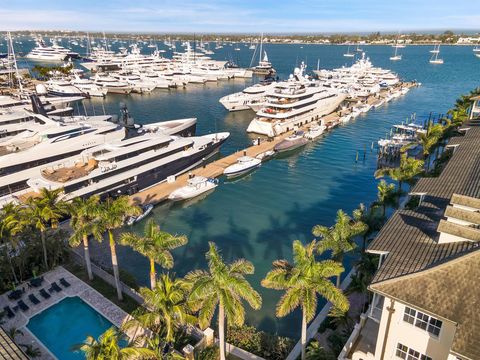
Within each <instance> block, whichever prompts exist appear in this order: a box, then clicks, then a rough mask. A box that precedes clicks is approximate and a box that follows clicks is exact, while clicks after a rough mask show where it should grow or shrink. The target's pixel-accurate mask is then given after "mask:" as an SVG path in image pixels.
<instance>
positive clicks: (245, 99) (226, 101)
mask: <svg viewBox="0 0 480 360" xmlns="http://www.w3.org/2000/svg"><path fill="white" fill-rule="evenodd" d="M274 86H275V83H274V82H272V81H263V82H260V83H258V84H255V85H252V86H249V87H247V88H245V89H244V90H243V91H241V92H238V93H234V94H231V95H227V96H224V97H222V98H221V99H220V100H219V101H220V103H221V104H222V105H223V106H224V107H225V108H226V109H227V110H228V111H241V110H248V109H252V108H253V110H254V111H255V107H256V106H259V107H260V108H261V107H262V105H263V104H264V103H265V94H266V92H267V91H269V90H271V89H273V87H274ZM258 110H259V109H257V111H258Z"/></svg>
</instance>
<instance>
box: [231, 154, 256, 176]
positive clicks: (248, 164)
mask: <svg viewBox="0 0 480 360" xmlns="http://www.w3.org/2000/svg"><path fill="white" fill-rule="evenodd" d="M260 165H262V160H260V159H257V158H252V157H250V156H242V157H239V158H238V159H237V162H236V163H235V164H233V165H230V166H228V167H227V168H225V170H224V171H223V174H224V175H225V176H226V177H228V178H232V177H236V176H240V175H245V174H247V173H249V172H250V171H252V170H254V169H256V168H258V167H260Z"/></svg>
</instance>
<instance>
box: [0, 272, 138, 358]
mask: <svg viewBox="0 0 480 360" xmlns="http://www.w3.org/2000/svg"><path fill="white" fill-rule="evenodd" d="M43 276H44V279H45V280H44V283H43V284H42V286H40V287H38V288H33V287H28V286H27V284H26V283H24V284H22V285H20V286H19V287H17V288H21V287H22V286H23V288H24V289H25V293H24V294H23V295H22V300H23V301H24V302H25V304H27V305H28V307H29V309H28V310H27V311H25V312H22V311H21V310H18V311H17V312H15V317H13V318H12V319H8V318H7V317H4V319H3V320H4V321H5V323H4V324H3V325H2V327H3V328H4V329H5V330H7V331H8V330H9V329H11V328H16V329H19V330H21V331H22V332H23V335H18V336H16V337H15V342H16V343H17V344H31V345H33V347H37V348H39V349H40V351H41V353H42V354H41V356H40V357H38V358H37V359H41V360H52V359H56V357H55V356H53V354H52V353H50V352H49V351H48V349H46V348H45V346H44V345H43V344H42V343H41V342H40V341H39V340H38V339H37V338H36V337H35V336H34V335H33V334H32V333H31V332H30V331H29V330H28V329H27V327H26V326H27V324H28V322H29V320H30V319H31V318H32V317H34V316H35V315H37V314H39V313H41V312H42V311H43V310H45V309H47V308H49V307H50V306H52V305H54V304H56V303H58V302H59V301H61V300H63V299H65V298H67V297H74V296H78V297H79V298H81V299H82V300H83V301H85V302H86V303H87V304H89V305H90V306H91V307H92V308H94V309H95V310H96V311H97V312H99V313H100V314H101V315H103V316H104V317H105V318H107V319H108V320H109V321H110V322H111V323H112V324H114V325H115V326H117V327H120V326H121V325H122V324H123V323H124V322H125V321H127V320H130V319H131V316H130V315H129V314H128V313H126V312H125V311H123V310H122V309H120V308H119V307H118V306H117V305H115V304H113V303H112V302H111V301H110V300H108V299H106V298H105V297H104V296H102V295H101V294H100V293H99V292H97V291H96V290H95V289H93V288H92V287H90V286H89V285H88V284H86V283H85V282H83V281H82V280H80V279H79V278H77V277H76V276H75V275H73V274H71V273H70V272H68V271H67V270H65V269H64V268H63V267H58V268H56V269H55V270H52V271H49V272H48V273H46V274H44V275H43ZM62 277H63V278H65V280H66V281H68V282H69V283H70V284H71V286H70V287H67V288H64V287H63V286H62V285H60V287H61V288H62V291H60V292H58V293H57V292H52V293H50V295H51V297H50V298H49V299H43V297H41V296H40V295H39V291H40V289H42V288H43V289H45V290H47V289H48V288H50V285H51V283H52V282H54V281H55V282H57V284H59V282H58V280H59V279H60V278H62ZM47 291H48V290H47ZM29 294H34V295H35V296H36V297H37V298H38V299H39V300H40V301H41V302H40V304H37V305H34V304H33V303H32V302H31V301H30V300H29V299H28V295H29ZM16 305H17V301H16V300H9V299H8V297H7V294H3V295H1V296H0V310H3V307H4V306H10V308H11V309H12V310H13V307H14V306H16ZM137 334H138V333H137ZM127 335H128V334H127ZM72 345H73V344H72ZM60 360H61V359H60Z"/></svg>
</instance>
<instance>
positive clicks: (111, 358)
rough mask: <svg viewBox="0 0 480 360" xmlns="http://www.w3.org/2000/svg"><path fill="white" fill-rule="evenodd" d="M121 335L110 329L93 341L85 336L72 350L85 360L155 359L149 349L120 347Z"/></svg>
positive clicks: (92, 338) (91, 337) (90, 337)
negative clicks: (79, 353)
mask: <svg viewBox="0 0 480 360" xmlns="http://www.w3.org/2000/svg"><path fill="white" fill-rule="evenodd" d="M120 339H121V334H120V333H119V332H118V330H117V329H115V328H113V327H111V328H110V329H108V330H107V331H105V332H104V333H103V334H102V335H100V337H99V338H98V340H97V339H95V338H94V337H93V336H87V338H86V339H85V341H84V342H83V343H81V344H77V345H74V346H73V348H72V350H73V351H75V352H82V353H83V354H84V355H85V359H86V360H107V359H108V360H128V359H151V358H155V356H156V355H155V352H154V351H153V350H151V349H147V348H141V347H134V346H126V347H121V346H120V344H119V342H120Z"/></svg>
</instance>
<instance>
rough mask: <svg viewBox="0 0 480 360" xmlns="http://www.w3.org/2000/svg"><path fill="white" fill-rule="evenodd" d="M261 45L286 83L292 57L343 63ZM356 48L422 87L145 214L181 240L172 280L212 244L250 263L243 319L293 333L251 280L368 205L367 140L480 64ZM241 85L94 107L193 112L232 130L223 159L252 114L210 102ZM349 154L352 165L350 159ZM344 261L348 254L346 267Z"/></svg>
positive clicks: (310, 48) (216, 127)
mask: <svg viewBox="0 0 480 360" xmlns="http://www.w3.org/2000/svg"><path fill="white" fill-rule="evenodd" d="M265 47H266V50H267V52H268V55H269V58H270V60H271V61H272V63H273V65H274V66H275V68H276V69H277V71H278V75H279V76H280V77H281V78H286V77H287V76H288V74H290V73H291V72H292V70H293V67H294V66H296V65H298V64H299V63H300V61H306V62H307V63H308V64H309V68H310V69H311V68H312V67H313V68H316V66H317V59H320V67H322V68H328V69H330V68H334V67H339V66H342V65H349V64H351V62H352V61H351V60H346V58H345V57H343V56H342V54H343V53H345V52H346V50H347V47H346V46H328V45H271V44H267V45H266V46H265ZM77 50H78V49H77ZM364 50H365V51H366V53H367V56H369V57H370V58H371V60H372V62H373V63H374V64H375V65H376V66H380V67H384V68H389V69H392V70H393V71H395V72H397V73H398V74H399V75H400V77H401V78H403V79H405V80H414V79H415V80H417V81H420V82H421V83H422V86H421V87H419V88H415V89H412V90H411V91H410V92H409V93H408V94H407V95H406V96H404V97H401V98H399V99H396V100H394V101H392V102H390V103H389V104H387V105H385V106H383V107H381V108H379V109H377V110H373V111H370V112H369V113H368V114H366V115H365V116H361V117H359V118H357V119H356V120H355V121H353V122H351V123H349V124H347V125H346V126H343V127H339V128H337V129H334V130H333V131H332V132H330V133H328V134H327V135H326V136H325V137H323V138H321V139H319V140H318V141H316V142H315V143H312V144H310V145H308V146H307V147H306V148H305V149H303V150H302V151H300V152H297V153H295V154H292V155H291V156H289V157H287V158H283V159H274V160H272V161H269V162H267V163H265V164H263V165H262V167H261V168H260V169H258V170H257V171H256V172H255V173H253V174H252V175H250V176H248V177H246V178H243V179H242V180H240V181H236V182H228V183H222V184H221V185H220V186H219V187H218V188H217V189H216V190H215V192H214V193H213V194H211V195H210V196H208V197H207V198H206V199H204V200H201V201H197V202H196V203H194V204H184V205H183V206H178V205H175V206H171V205H164V206H159V207H157V208H155V210H154V211H153V217H154V218H155V220H156V221H157V222H158V223H159V224H160V225H161V226H162V228H163V229H165V230H167V231H169V232H172V233H178V234H185V235H187V236H188V238H189V243H188V245H187V246H185V247H183V248H181V249H178V250H177V251H175V252H174V255H175V261H176V263H175V268H174V271H175V272H176V274H177V275H178V276H183V275H184V274H185V273H186V272H188V271H190V270H192V269H196V268H204V267H205V266H206V261H205V259H204V256H203V254H204V253H205V252H206V250H207V246H208V245H207V243H208V241H214V242H215V243H217V245H218V246H219V247H220V248H221V250H222V252H223V255H224V257H225V258H226V259H228V260H231V259H236V258H239V257H245V258H247V259H249V260H250V261H252V262H253V264H254V265H255V274H254V275H253V276H250V277H249V280H250V281H251V283H252V284H253V286H254V287H255V288H256V289H257V290H258V291H259V292H260V293H261V295H262V297H263V306H262V309H261V310H259V311H252V310H248V311H247V321H248V323H250V324H253V325H255V326H257V327H259V328H261V329H264V330H268V331H270V332H274V333H279V334H282V335H288V336H292V337H298V334H299V329H300V324H301V318H300V316H299V313H298V312H295V313H294V314H293V315H291V316H289V317H287V318H284V319H280V320H279V319H277V318H276V317H275V304H276V302H277V301H278V299H279V296H280V294H281V293H280V292H278V291H273V290H267V289H264V288H262V287H261V286H260V280H261V279H262V278H263V277H264V276H265V274H266V273H267V271H268V270H269V269H270V267H271V263H272V261H273V260H275V259H279V258H286V259H291V242H292V240H294V239H300V240H302V241H310V240H311V239H312V235H311V229H312V227H313V226H314V225H315V224H323V225H331V224H332V223H333V221H334V218H335V213H336V211H337V209H343V210H345V211H348V212H351V211H352V210H353V209H354V208H355V207H356V206H358V204H359V203H361V202H363V203H367V204H368V203H370V202H372V201H373V200H374V199H375V198H376V191H377V190H376V184H377V180H375V179H374V177H373V173H374V171H375V169H376V154H375V151H373V152H372V151H370V147H371V144H372V142H376V141H377V140H378V139H379V138H380V137H383V136H385V134H386V133H387V132H389V130H390V128H391V126H392V125H393V124H396V123H399V122H401V121H403V120H405V119H406V118H407V117H409V116H410V115H411V114H412V113H413V112H415V113H417V115H418V116H419V117H422V118H425V117H426V116H428V115H429V113H430V112H434V113H437V114H438V113H445V112H446V111H447V110H448V109H449V108H450V107H451V105H452V104H453V102H454V101H455V99H456V98H457V97H458V96H459V95H460V94H462V93H465V92H468V91H469V90H471V89H472V88H474V87H476V86H478V85H479V80H480V77H479V70H480V59H478V58H476V57H475V56H474V55H473V53H472V48H471V47H460V46H442V48H441V57H442V58H443V59H444V60H445V64H443V65H439V66H438V65H437V66H435V65H432V64H429V62H428V59H429V57H430V53H429V50H431V47H429V46H409V47H407V48H405V49H401V53H402V55H403V60H402V61H400V62H394V63H392V62H391V61H390V60H389V57H390V56H391V55H392V52H393V49H392V48H391V47H389V46H364ZM0 51H1V49H0ZM147 51H148V50H147ZM252 52H253V51H251V50H248V48H247V47H243V46H241V51H239V52H237V51H233V47H231V46H226V47H225V48H224V49H222V50H220V51H219V52H218V53H217V54H216V55H214V58H216V59H227V58H230V57H231V58H233V59H235V60H236V61H237V62H238V63H239V64H240V65H242V66H248V65H249V63H250V60H251V56H252ZM250 83H251V80H232V81H224V82H219V83H215V84H207V85H206V86H191V87H190V86H189V87H188V88H187V89H185V90H184V89H179V90H174V91H155V92H153V93H152V94H149V95H130V96H110V95H109V96H108V97H107V99H106V100H105V101H104V103H103V106H104V107H105V109H106V110H107V112H115V113H116V112H118V103H119V102H125V103H127V105H128V107H129V109H130V110H131V112H132V114H133V116H134V117H135V118H136V120H137V121H138V122H140V123H148V122H154V121H159V120H162V119H165V120H166V119H174V118H182V117H192V116H196V117H197V118H198V133H200V134H202V133H208V132H214V131H230V132H231V137H230V139H229V140H228V142H227V143H226V144H225V146H224V147H223V149H222V153H223V154H228V153H231V152H233V151H235V150H239V149H242V148H244V147H245V146H248V145H249V144H250V140H251V139H250V138H249V137H248V135H247V134H246V132H245V129H246V127H247V126H248V123H249V122H250V120H251V119H252V118H253V116H254V113H253V112H250V111H246V112H240V113H228V112H227V111H226V110H225V109H224V108H223V107H222V105H221V104H220V103H219V102H218V99H219V98H220V97H222V96H224V95H227V94H230V93H232V92H236V91H241V90H242V89H243V88H244V87H245V86H247V85H249V84H250ZM85 105H86V108H87V109H88V110H90V111H91V110H92V109H93V108H95V109H96V111H97V112H98V111H100V109H102V101H101V100H92V101H91V102H90V101H89V102H86V103H85ZM357 152H358V153H359V161H358V162H355V158H356V153H357ZM364 153H365V159H363V156H364V155H363V154H364ZM142 227H143V224H142V223H141V224H137V225H135V226H134V228H133V230H134V231H137V232H141V230H142ZM118 253H119V263H120V266H121V267H122V268H124V269H125V270H127V271H129V272H131V273H133V274H135V276H136V277H137V278H138V281H139V282H140V283H141V284H143V285H147V284H148V269H149V267H148V262H147V260H146V259H145V258H143V257H142V256H139V255H138V254H136V253H134V252H133V251H131V250H130V249H128V248H124V247H120V248H119V251H118ZM350 262H351V258H348V259H347V261H346V268H347V270H348V269H349V268H350ZM159 270H161V269H159Z"/></svg>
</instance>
